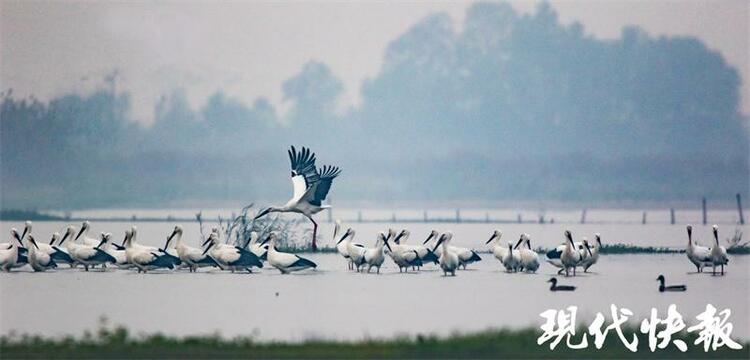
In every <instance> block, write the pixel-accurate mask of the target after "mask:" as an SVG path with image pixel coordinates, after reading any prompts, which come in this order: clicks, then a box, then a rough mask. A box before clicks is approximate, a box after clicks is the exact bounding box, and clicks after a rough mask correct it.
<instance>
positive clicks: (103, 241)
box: [96, 236, 107, 249]
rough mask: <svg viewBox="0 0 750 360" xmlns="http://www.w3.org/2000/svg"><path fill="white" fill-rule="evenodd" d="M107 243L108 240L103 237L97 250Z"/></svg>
mask: <svg viewBox="0 0 750 360" xmlns="http://www.w3.org/2000/svg"><path fill="white" fill-rule="evenodd" d="M106 242H107V238H106V237H103V236H102V240H101V241H99V245H96V248H97V249H99V248H100V247H101V246H102V245H104V243H106Z"/></svg>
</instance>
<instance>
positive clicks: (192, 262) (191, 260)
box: [169, 225, 257, 272]
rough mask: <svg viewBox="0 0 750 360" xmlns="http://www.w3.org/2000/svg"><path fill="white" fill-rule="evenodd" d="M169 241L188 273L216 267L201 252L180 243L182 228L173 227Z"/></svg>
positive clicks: (210, 259)
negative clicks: (172, 242)
mask: <svg viewBox="0 0 750 360" xmlns="http://www.w3.org/2000/svg"><path fill="white" fill-rule="evenodd" d="M256 236H257V234H256ZM169 241H174V247H175V250H176V251H177V256H178V257H179V258H180V261H182V263H183V264H185V265H187V267H188V269H189V270H190V272H195V271H196V270H197V269H198V268H201V267H207V266H218V264H216V261H215V260H214V259H213V258H211V257H210V256H208V255H206V254H204V253H203V250H201V249H200V248H196V247H192V246H188V245H186V244H185V243H184V242H183V241H182V226H180V225H175V227H174V230H173V231H172V235H170V236H169Z"/></svg>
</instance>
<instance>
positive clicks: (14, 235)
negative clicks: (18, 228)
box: [13, 232, 23, 246]
mask: <svg viewBox="0 0 750 360" xmlns="http://www.w3.org/2000/svg"><path fill="white" fill-rule="evenodd" d="M13 237H15V238H16V241H18V243H19V244H21V246H23V243H22V242H21V239H23V238H21V237H18V233H17V232H14V233H13Z"/></svg>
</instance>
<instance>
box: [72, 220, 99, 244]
mask: <svg viewBox="0 0 750 360" xmlns="http://www.w3.org/2000/svg"><path fill="white" fill-rule="evenodd" d="M90 228H91V223H89V222H88V220H86V221H84V222H83V223H82V224H81V230H80V231H78V235H76V237H75V239H73V241H78V239H79V238H83V239H82V242H83V245H86V246H92V247H93V246H97V245H99V242H101V240H99V239H96V238H92V237H89V229H90Z"/></svg>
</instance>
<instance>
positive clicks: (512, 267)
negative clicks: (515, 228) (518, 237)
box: [503, 241, 521, 272]
mask: <svg viewBox="0 0 750 360" xmlns="http://www.w3.org/2000/svg"><path fill="white" fill-rule="evenodd" d="M520 264H521V256H520V255H519V254H518V251H516V252H514V251H513V243H512V242H510V241H508V252H506V253H505V257H503V266H505V271H507V272H516V271H518V268H519V266H520Z"/></svg>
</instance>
